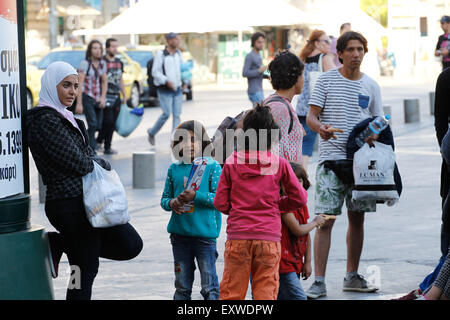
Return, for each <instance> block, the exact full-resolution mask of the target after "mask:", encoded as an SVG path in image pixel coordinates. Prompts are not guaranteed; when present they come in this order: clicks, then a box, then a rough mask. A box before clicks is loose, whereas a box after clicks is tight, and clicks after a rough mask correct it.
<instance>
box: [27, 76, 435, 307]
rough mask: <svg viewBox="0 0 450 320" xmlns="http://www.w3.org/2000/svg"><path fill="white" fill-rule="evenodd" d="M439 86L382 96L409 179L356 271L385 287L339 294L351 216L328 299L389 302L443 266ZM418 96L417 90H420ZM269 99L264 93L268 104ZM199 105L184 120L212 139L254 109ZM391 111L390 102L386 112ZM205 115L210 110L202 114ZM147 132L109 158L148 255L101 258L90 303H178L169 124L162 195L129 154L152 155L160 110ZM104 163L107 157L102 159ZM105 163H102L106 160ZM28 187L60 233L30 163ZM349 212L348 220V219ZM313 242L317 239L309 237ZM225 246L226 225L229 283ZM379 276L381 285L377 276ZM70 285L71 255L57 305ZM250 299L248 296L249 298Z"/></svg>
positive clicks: (340, 238)
mask: <svg viewBox="0 0 450 320" xmlns="http://www.w3.org/2000/svg"><path fill="white" fill-rule="evenodd" d="M432 87H433V84H430V83H429V84H428V86H425V87H422V85H417V86H416V87H414V86H409V85H408V86H406V87H396V86H394V85H392V84H390V86H389V87H382V92H383V99H384V101H385V102H386V101H387V102H389V103H390V104H391V106H392V107H393V125H392V128H393V132H394V136H395V143H396V157H397V163H398V166H399V170H400V173H401V175H402V179H403V194H402V196H401V199H400V202H399V203H398V204H397V205H395V206H394V207H387V206H386V205H378V208H377V212H376V213H368V214H366V218H365V220H366V223H365V241H364V249H363V254H362V257H361V263H360V269H359V271H360V272H361V273H362V274H363V275H365V276H366V278H368V279H369V280H373V279H376V278H379V279H380V281H381V283H380V290H379V291H378V292H377V293H372V294H361V293H348V292H343V291H342V282H343V278H344V276H345V270H346V244H345V234H346V230H347V225H348V224H347V218H346V214H345V213H344V214H343V215H342V216H340V217H339V218H338V220H337V222H336V223H335V227H334V230H333V233H332V245H331V250H330V255H329V260H328V267H327V275H326V283H327V289H328V296H327V297H325V298H323V299H333V300H334V299H336V300H339V299H359V300H371V299H389V298H391V297H397V296H400V295H402V294H404V293H406V292H409V291H410V290H412V289H415V288H417V287H418V285H419V283H420V282H421V281H422V279H423V278H424V277H425V276H426V275H427V274H428V273H429V272H431V271H432V270H433V268H434V266H435V265H436V263H437V262H438V259H439V257H440V250H439V248H440V245H439V241H440V217H441V210H440V203H441V198H440V196H439V179H440V167H441V155H440V153H439V149H438V145H437V141H436V138H435V134H434V127H433V126H432V124H433V118H432V117H431V116H429V111H428V110H429V109H428V108H427V106H428V101H427V94H428V91H432ZM418 88H420V89H418ZM267 94H268V92H266V95H267ZM408 95H414V96H418V97H419V98H420V100H421V113H422V120H421V122H420V123H416V124H408V125H404V124H402V122H403V119H402V106H401V99H402V98H403V97H406V96H408ZM196 99H197V100H196V101H194V102H187V103H185V104H184V106H183V108H184V110H183V115H185V117H186V119H182V120H187V118H195V119H197V120H199V121H201V122H202V123H205V124H206V123H207V124H208V127H207V131H208V134H210V135H212V133H213V132H214V130H215V128H216V127H217V125H218V124H219V123H220V121H221V120H222V119H223V118H224V117H225V116H227V115H235V114H238V113H239V111H240V110H241V109H242V108H243V106H246V105H248V102H247V101H246V94H245V92H242V90H241V91H237V92H236V91H213V92H211V91H208V90H205V91H200V92H198V93H197V94H196ZM385 104H386V103H385ZM205 110H208V111H207V112H205ZM145 112H146V114H145V115H144V120H143V123H142V124H141V125H140V127H139V128H138V129H137V130H136V132H134V133H133V134H132V135H131V136H130V137H129V138H127V139H124V138H121V137H118V136H117V135H115V137H114V143H113V144H114V146H113V147H114V148H115V149H117V150H118V151H119V154H117V155H113V156H104V157H105V159H108V160H109V161H110V162H111V164H112V167H113V168H114V169H115V170H116V171H117V172H118V173H119V175H120V177H121V180H122V182H123V184H124V186H125V188H126V192H127V196H128V202H129V211H130V214H131V217H132V220H131V224H132V225H133V226H134V227H135V228H136V229H137V231H138V232H139V233H140V235H141V237H142V239H143V241H144V249H143V251H142V253H141V254H140V255H139V256H138V257H137V258H135V259H134V260H132V261H125V262H116V261H109V260H105V259H101V261H100V269H99V273H98V276H97V278H96V280H95V283H94V288H93V299H120V300H122V299H172V297H173V292H174V286H173V282H174V274H173V256H172V249H171V245H170V241H169V234H168V233H167V232H166V226H167V223H168V220H169V218H170V213H167V212H165V211H163V210H162V209H161V207H160V205H159V202H160V196H161V193H162V190H163V187H164V182H165V175H166V172H167V168H168V167H169V166H170V152H169V148H168V146H169V142H168V141H169V134H170V126H171V121H168V122H167V124H166V126H165V127H164V128H163V130H162V131H161V133H160V134H159V135H158V136H157V145H156V151H157V155H156V187H155V188H154V189H145V190H135V189H132V172H131V165H132V158H131V157H132V152H133V151H141V150H149V145H148V142H147V137H146V129H147V128H148V127H149V126H150V125H151V124H153V123H154V121H155V120H156V117H157V116H159V113H160V110H159V108H147V109H146V110H145ZM100 155H101V154H100ZM101 156H102V155H101ZM316 166H317V154H316V155H315V156H314V157H313V158H312V159H311V162H310V166H309V168H308V172H309V175H310V178H311V181H312V184H313V186H314V184H315V179H314V176H315V174H314V173H315V168H316ZM30 172H31V173H30V180H31V195H32V206H31V210H32V223H33V224H39V225H43V226H45V227H46V229H47V231H51V230H54V229H53V227H52V226H51V225H50V223H49V222H48V220H47V219H46V217H45V212H44V205H43V204H39V196H38V185H37V181H38V179H37V171H36V168H35V166H34V162H33V160H32V158H31V157H30ZM308 207H309V210H310V212H311V215H313V212H314V187H312V188H311V189H310V191H309V199H308ZM344 212H345V211H344ZM311 237H312V238H314V231H313V232H312V233H311ZM225 241H226V218H225V217H224V218H223V226H222V231H221V234H220V237H219V238H218V241H217V251H218V253H219V258H218V260H217V272H218V276H219V281H220V280H221V279H222V274H223V264H224V260H223V253H224V244H225ZM378 276H379V277H378ZM199 277H200V275H199V272H198V270H197V271H196V278H195V282H194V288H193V293H192V298H193V299H202V297H201V295H200V289H201V287H200V281H199ZM68 280H69V272H68V261H67V257H66V256H65V255H64V256H63V259H62V262H61V265H60V276H59V278H57V279H56V280H54V282H53V284H54V290H55V297H56V299H64V298H65V290H66V286H67V282H68ZM313 280H314V279H313V276H312V277H311V278H310V279H308V280H306V281H303V282H302V284H303V287H304V289H305V290H306V289H308V288H309V286H310V285H311V284H312V282H313ZM250 297H251V296H250V295H249V294H248V295H247V298H250Z"/></svg>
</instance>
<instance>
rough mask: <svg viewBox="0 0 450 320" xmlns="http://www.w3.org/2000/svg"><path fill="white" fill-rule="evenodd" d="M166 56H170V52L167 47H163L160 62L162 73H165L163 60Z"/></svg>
mask: <svg viewBox="0 0 450 320" xmlns="http://www.w3.org/2000/svg"><path fill="white" fill-rule="evenodd" d="M167 56H170V52H169V50H167V47H165V48H164V50H163V62H162V71H163V75H166V67H165V66H164V61H165V60H166V57H167Z"/></svg>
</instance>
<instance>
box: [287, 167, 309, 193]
mask: <svg viewBox="0 0 450 320" xmlns="http://www.w3.org/2000/svg"><path fill="white" fill-rule="evenodd" d="M289 163H290V165H291V168H292V170H293V171H294V173H295V175H296V176H297V178H298V179H299V180H300V179H301V180H302V184H303V188H305V190H308V189H309V187H310V186H311V182H310V181H309V179H308V173H307V172H306V170H305V168H303V166H302V165H301V164H298V163H296V162H289Z"/></svg>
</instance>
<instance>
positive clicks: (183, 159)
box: [161, 120, 222, 300]
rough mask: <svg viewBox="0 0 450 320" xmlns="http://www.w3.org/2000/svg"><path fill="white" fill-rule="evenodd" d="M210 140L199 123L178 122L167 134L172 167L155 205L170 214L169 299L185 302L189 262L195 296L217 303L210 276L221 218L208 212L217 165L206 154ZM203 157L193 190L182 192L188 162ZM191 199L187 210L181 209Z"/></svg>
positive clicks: (189, 279)
mask: <svg viewBox="0 0 450 320" xmlns="http://www.w3.org/2000/svg"><path fill="white" fill-rule="evenodd" d="M210 145H211V143H210V139H209V137H208V135H207V134H206V130H205V128H204V127H203V125H202V124H201V123H199V122H197V121H194V120H191V121H186V122H183V123H182V124H180V125H179V126H178V128H177V129H176V130H175V132H174V134H173V141H172V153H173V156H174V157H175V159H176V160H177V162H176V163H173V164H172V165H171V166H170V167H169V170H168V172H167V178H166V184H165V186H164V191H163V194H162V197H161V207H162V208H163V209H164V210H166V211H171V212H172V215H171V217H170V221H169V224H168V226H167V232H169V233H170V242H171V244H172V251H173V258H174V267H175V294H174V297H173V298H174V300H190V299H191V294H192V284H193V282H194V271H195V262H194V261H195V260H197V265H198V268H199V270H200V277H201V286H202V289H201V291H200V293H201V295H202V296H203V298H204V299H205V300H218V299H219V280H218V277H217V272H216V260H217V257H218V253H217V244H216V239H217V238H218V237H219V233H220V228H221V226H222V215H221V214H220V212H218V211H217V210H216V209H215V208H214V203H213V201H214V197H215V195H216V190H217V185H218V183H219V177H220V174H221V172H222V168H221V167H220V164H219V163H218V162H217V161H215V160H214V159H213V158H211V157H210V155H209V154H206V153H207V152H208V151H207V149H210ZM202 156H204V157H206V159H207V161H208V162H207V164H206V167H205V169H204V170H205V171H204V173H203V178H202V180H201V183H200V186H199V188H198V190H196V191H195V190H186V181H187V180H188V177H189V173H190V171H191V168H192V165H193V164H192V163H193V160H194V159H195V158H197V157H202ZM191 201H193V203H194V209H193V211H192V212H185V211H184V210H183V205H185V204H186V203H189V202H191Z"/></svg>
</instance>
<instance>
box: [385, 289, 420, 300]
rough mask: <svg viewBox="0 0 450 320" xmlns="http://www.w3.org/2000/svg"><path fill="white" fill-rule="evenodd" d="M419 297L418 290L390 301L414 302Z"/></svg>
mask: <svg viewBox="0 0 450 320" xmlns="http://www.w3.org/2000/svg"><path fill="white" fill-rule="evenodd" d="M419 297H420V289H417V290H413V291H411V292H410V293H408V294H407V295H404V296H402V297H400V298H395V299H391V300H416V299H417V298H419Z"/></svg>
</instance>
